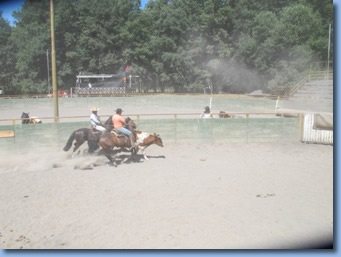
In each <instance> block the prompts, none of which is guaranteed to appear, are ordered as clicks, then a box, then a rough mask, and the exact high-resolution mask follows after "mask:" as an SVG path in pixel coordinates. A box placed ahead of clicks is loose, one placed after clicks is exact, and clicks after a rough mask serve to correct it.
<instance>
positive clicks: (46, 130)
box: [0, 118, 300, 152]
mask: <svg viewBox="0 0 341 257" xmlns="http://www.w3.org/2000/svg"><path fill="white" fill-rule="evenodd" d="M135 123H136V125H137V129H138V130H141V131H143V132H148V133H151V134H153V133H157V134H159V135H160V136H161V138H162V140H163V141H164V143H165V145H167V144H174V143H176V144H181V143H234V142H236V143H252V142H295V141H296V142H297V141H298V140H299V135H300V131H299V119H298V118H236V119H149V120H147V119H136V120H135ZM89 127H90V126H89V122H84V121H82V122H65V123H42V124H26V125H23V124H18V125H6V126H0V130H13V131H14V133H15V136H14V137H12V138H0V148H1V150H3V149H6V150H15V151H19V152H25V151H30V150H31V149H36V148H40V149H47V150H48V149H54V150H61V149H63V147H64V146H65V144H66V141H67V140H68V138H69V136H70V135H71V133H72V132H73V131H75V130H76V129H79V128H89Z"/></svg>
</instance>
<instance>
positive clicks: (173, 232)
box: [0, 143, 333, 249]
mask: <svg viewBox="0 0 341 257" xmlns="http://www.w3.org/2000/svg"><path fill="white" fill-rule="evenodd" d="M146 152H147V154H148V155H149V156H150V160H149V161H143V160H141V162H137V163H130V164H120V165H119V166H118V167H116V168H115V167H111V166H109V165H108V164H107V161H106V160H105V157H103V156H96V155H92V156H89V155H83V154H81V155H78V156H75V157H73V158H70V156H69V154H68V153H64V152H61V151H59V152H50V153H46V152H45V153H39V152H35V153H29V154H27V155H24V156H8V155H6V153H0V201H1V205H0V217H1V219H0V248H3V249H21V248H24V249H27V248H30V249H41V248H44V249H88V248H92V249H101V248H108V249H221V248H223V249H257V248H262V249H266V248H301V247H312V246H313V245H315V244H319V243H325V242H328V240H329V241H331V240H333V147H332V146H325V145H313V144H301V143H297V144H292V143H290V144H280V145H278V144H269V143H262V144H259V143H258V144H215V145H204V144H189V145H177V146H176V145H166V146H165V147H164V148H160V147H158V146H155V145H153V146H151V147H150V148H148V149H147V150H146ZM94 163H95V164H96V165H99V166H94V165H93V164H94ZM87 168H89V169H87Z"/></svg>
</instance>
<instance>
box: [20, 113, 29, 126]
mask: <svg viewBox="0 0 341 257" xmlns="http://www.w3.org/2000/svg"><path fill="white" fill-rule="evenodd" d="M29 114H30V113H29V112H27V113H26V112H23V113H22V114H21V117H20V118H21V119H27V120H22V124H28V123H30V120H28V118H30V116H29Z"/></svg>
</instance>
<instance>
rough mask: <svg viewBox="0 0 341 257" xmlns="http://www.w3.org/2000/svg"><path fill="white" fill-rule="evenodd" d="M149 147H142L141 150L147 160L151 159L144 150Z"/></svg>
mask: <svg viewBox="0 0 341 257" xmlns="http://www.w3.org/2000/svg"><path fill="white" fill-rule="evenodd" d="M147 147H148V146H145V147H143V148H142V149H141V151H142V155H143V158H144V159H145V160H147V161H149V159H148V157H147V155H146V154H145V152H144V150H145V149H146V148H147Z"/></svg>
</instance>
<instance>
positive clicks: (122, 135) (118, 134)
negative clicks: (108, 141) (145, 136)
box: [110, 128, 127, 137]
mask: <svg viewBox="0 0 341 257" xmlns="http://www.w3.org/2000/svg"><path fill="white" fill-rule="evenodd" d="M110 133H111V134H113V135H114V136H116V137H125V136H127V135H125V134H123V133H121V132H119V131H118V130H117V129H115V128H114V129H113V130H111V132H110Z"/></svg>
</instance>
